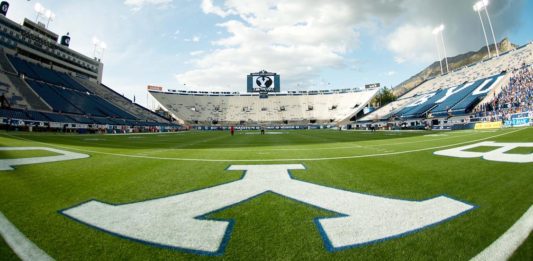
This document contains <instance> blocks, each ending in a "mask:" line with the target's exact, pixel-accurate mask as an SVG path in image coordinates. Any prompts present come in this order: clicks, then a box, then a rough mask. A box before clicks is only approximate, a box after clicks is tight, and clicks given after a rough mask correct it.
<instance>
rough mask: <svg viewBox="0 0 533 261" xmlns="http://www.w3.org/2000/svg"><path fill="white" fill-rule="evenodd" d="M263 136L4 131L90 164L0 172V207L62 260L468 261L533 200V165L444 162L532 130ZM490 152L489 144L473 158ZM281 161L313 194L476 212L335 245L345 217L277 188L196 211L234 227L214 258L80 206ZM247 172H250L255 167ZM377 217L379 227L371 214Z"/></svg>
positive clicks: (17, 141) (527, 251) (209, 183)
mask: <svg viewBox="0 0 533 261" xmlns="http://www.w3.org/2000/svg"><path fill="white" fill-rule="evenodd" d="M266 134H267V135H260V134H259V132H258V131H238V132H236V134H235V136H230V135H229V132H215V131H213V132H207V131H206V132H194V131H193V132H178V133H168V134H165V133H161V134H139V135H135V134H132V135H68V134H53V133H24V132H5V131H3V132H0V147H40V148H42V147H44V148H52V149H59V150H61V151H67V152H73V153H75V154H79V153H81V154H86V155H88V156H89V157H86V158H79V159H72V160H67V161H58V162H49V163H42V164H28V165H16V166H11V167H12V168H13V170H0V212H1V213H3V214H4V215H5V216H6V218H7V219H8V220H9V221H10V222H11V223H13V224H14V225H15V226H16V228H17V229H18V230H20V232H22V233H23V234H24V235H25V236H26V237H27V238H28V239H29V240H31V241H32V242H33V243H35V245H37V246H38V247H39V248H41V249H42V250H43V251H44V252H46V254H48V255H49V256H50V257H52V258H54V259H57V260H88V259H106V260H117V259H133V260H146V259H159V260H163V259H187V260H189V259H207V258H211V257H212V256H215V258H220V259H246V260H249V259H260V260H263V259H264V260H278V259H316V260H327V259H335V260H348V259H349V260H361V259H362V260H368V259H378V260H394V259H409V260H469V259H471V258H473V257H474V256H476V255H477V254H479V253H480V252H482V251H483V250H484V249H486V248H487V247H488V246H489V245H491V243H493V242H494V241H495V240H496V239H498V238H499V237H500V236H501V235H502V234H504V233H505V232H506V231H507V230H508V229H509V228H510V227H511V226H512V225H513V224H514V223H515V222H516V221H517V220H518V219H519V218H520V217H521V216H522V215H523V214H524V213H525V212H526V211H527V210H528V209H529V208H530V207H531V206H532V205H533V177H532V173H533V163H512V162H498V161H491V160H486V159H483V158H481V157H478V158H457V157H450V156H441V155H436V154H434V153H435V152H436V151H442V150H448V149H452V148H457V147H462V146H465V145H469V144H475V143H480V142H486V141H492V142H496V143H525V142H529V143H531V142H533V128H531V127H528V128H515V129H513V128H511V129H499V130H465V131H449V132H434V131H377V132H367V131H336V130H299V131H284V130H276V131H274V130H272V131H270V130H269V131H267V133H266ZM493 149H495V148H494V147H491V146H478V147H475V148H472V149H469V150H468V151H470V152H488V151H491V150H493ZM507 153H508V154H518V155H531V154H532V153H533V147H517V148H515V149H513V150H510V151H508V152H507ZM60 154H61V153H58V152H54V151H49V150H43V149H38V148H36V149H31V150H0V160H7V159H20V158H30V157H49V156H57V155H60ZM279 164H284V165H287V164H291V166H293V167H292V168H293V169H291V170H290V171H289V175H290V178H291V182H292V181H297V182H298V185H301V186H302V188H303V187H305V186H308V187H309V188H311V187H312V186H314V187H313V188H316V189H317V193H318V189H319V188H320V189H322V188H323V189H326V188H327V189H329V190H328V191H336V192H337V193H339V195H340V194H342V193H345V194H348V193H350V192H357V193H360V194H358V195H363V196H361V197H365V196H364V195H368V196H375V197H372V200H376V201H379V200H385V201H387V200H398V201H402V202H403V201H406V202H407V201H408V202H412V203H413V204H414V203H417V202H418V203H420V202H422V201H425V200H429V199H434V198H438V197H441V198H442V197H445V198H446V199H447V200H450V201H454V202H456V203H457V204H462V205H464V206H470V208H468V209H467V208H465V209H464V210H461V212H460V213H459V212H457V213H458V214H454V215H450V217H449V218H446V219H443V220H442V221H439V222H435V223H432V224H431V225H424V226H423V227H421V228H420V229H416V230H410V231H408V232H405V233H400V234H398V235H392V236H387V237H385V238H384V239H382V240H368V242H367V243H358V244H351V245H347V246H346V247H344V246H343V247H336V245H335V244H336V241H335V240H334V239H332V238H333V237H332V234H331V233H330V232H329V231H332V230H328V229H329V228H330V227H328V226H327V224H326V221H328V220H329V221H332V220H335V219H336V218H338V217H343V216H346V215H344V214H346V213H339V211H331V209H330V208H324V207H317V204H311V203H306V202H303V201H302V200H300V199H297V197H296V196H289V195H282V193H278V192H272V191H266V192H264V193H260V194H258V195H255V196H251V197H248V198H243V200H242V201H239V202H238V203H237V204H231V205H228V206H227V207H223V208H218V209H216V210H215V211H209V212H208V213H202V215H201V216H198V219H201V220H217V221H231V222H229V224H230V225H229V227H228V228H229V229H228V230H227V231H226V233H225V234H224V238H223V239H221V240H222V245H221V246H220V248H217V250H216V251H211V250H198V251H197V250H191V248H186V247H169V245H166V244H158V243H150V242H148V241H149V240H142V239H139V238H137V239H131V238H130V237H128V236H124V235H123V233H118V232H114V233H113V232H112V231H109V229H104V228H98V225H96V224H91V223H90V222H89V221H83V220H82V218H80V217H84V216H83V215H90V214H91V213H90V211H85V212H84V211H81V210H80V211H78V212H76V211H74V210H76V209H77V207H78V206H83V205H84V204H85V203H87V202H90V201H96V202H103V203H106V204H110V205H113V206H122V205H123V206H126V207H127V206H134V205H135V204H136V203H142V202H154V201H150V199H162V200H161V202H163V200H164V199H165V198H166V197H171V196H176V197H177V198H179V196H180V195H182V194H184V195H187V194H188V195H191V198H193V197H192V195H193V194H194V193H192V192H199V191H200V192H201V191H202V190H203V189H206V188H217V186H220V185H222V184H226V185H232V184H236V183H237V182H240V181H243V179H244V176H245V175H248V174H246V171H243V169H239V167H235V166H239V165H279ZM232 166H233V167H232ZM294 166H302V167H301V168H297V167H294ZM4 167H5V166H4ZM248 172H249V174H250V175H252V174H253V171H252V170H251V168H250V170H249V171H248ZM269 173H270V172H269ZM262 177H263V176H262ZM263 178H264V177H263ZM280 180H281V179H280ZM280 182H281V181H280ZM243 184H244V183H243ZM250 184H252V183H250ZM295 184H296V183H295ZM317 185H318V186H317ZM273 186H276V184H274V185H273ZM220 187H222V186H220ZM240 192H241V191H234V192H233V194H239V193H240ZM242 193H247V192H246V191H242ZM250 193H251V192H250ZM233 194H228V195H233ZM311 194H312V193H311ZM250 195H252V194H250ZM302 197H304V198H305V195H304V196H302ZM309 197H311V196H309ZM225 199H226V198H225V197H220V198H219V199H218V200H221V201H223V200H225ZM202 200H203V199H202ZM216 200H217V198H209V197H206V198H205V202H204V203H205V205H209V204H211V203H210V202H213V204H214V205H216V204H215V203H216V202H214V201H216ZM339 200H341V199H339ZM155 202H159V201H157V200H155ZM192 203H194V202H191V204H192ZM158 204H160V206H163V203H158ZM169 204H170V203H169ZM406 204H407V203H406ZM171 205H172V204H171ZM373 206H374V205H373ZM340 207H343V206H340ZM371 207H372V206H371ZM447 207H448V206H443V208H447ZM376 208H377V207H376ZM94 209H97V210H103V209H105V208H104V207H102V206H96V207H95V208H94ZM152 210H153V209H150V210H147V211H144V212H142V211H141V212H142V213H141V214H140V215H143V216H144V217H146V218H152V216H150V215H152V214H153V215H156V214H154V213H155V212H157V211H152ZM177 211H182V212H186V211H189V210H187V209H181V208H180V209H179V210H177ZM190 211H193V210H190ZM163 212H164V211H163ZM165 213H166V214H168V213H167V212H165ZM166 214H161V217H160V218H161V220H162V221H161V224H158V225H159V226H160V227H163V228H165V227H167V226H166V224H165V223H164V222H163V220H165V215H166ZM431 214H432V212H431V211H428V212H427V215H431ZM362 216H363V217H364V216H365V213H362ZM105 217H106V218H107V217H109V216H108V215H107V216H105ZM195 218H196V216H195ZM126 219H127V218H124V219H120V220H126ZM368 219H372V218H371V217H370V215H369V218H368ZM420 219H423V218H422V217H421V218H420ZM87 220H89V218H88V219H87ZM120 220H119V221H120ZM368 222H369V224H370V223H372V220H369V221H368ZM115 223H116V222H115ZM115 223H113V222H110V224H112V225H116V224H115ZM219 223H220V222H219ZM132 224H136V226H134V225H131V227H129V229H131V230H132V231H136V229H138V230H142V229H144V228H141V227H140V226H138V223H132ZM110 226H111V225H110ZM391 226H393V225H391ZM169 227H172V225H169ZM380 229H381V228H380ZM378 230H379V229H378ZM121 231H126V230H121ZM132 233H136V232H132ZM341 234H342V233H341ZM136 235H138V234H136ZM328 236H329V241H328V240H327V239H326V238H328ZM153 237H157V235H153ZM339 237H340V236H339ZM209 239H210V240H211V238H209ZM339 242H340V240H339ZM193 243H194V242H193ZM193 243H191V244H193ZM184 244H185V243H184ZM215 245H216V244H215ZM531 245H532V240H531V235H530V236H529V238H528V239H527V240H526V242H525V243H524V244H523V245H522V247H520V248H519V249H518V250H517V251H516V252H515V254H514V255H513V257H512V259H513V260H531V258H532V256H533V253H532V250H531V249H532V248H531ZM206 249H207V248H206ZM0 253H1V254H0V259H2V260H11V259H13V260H17V257H16V255H15V254H14V253H13V252H12V250H11V249H10V248H9V246H8V245H7V244H6V242H5V241H0Z"/></svg>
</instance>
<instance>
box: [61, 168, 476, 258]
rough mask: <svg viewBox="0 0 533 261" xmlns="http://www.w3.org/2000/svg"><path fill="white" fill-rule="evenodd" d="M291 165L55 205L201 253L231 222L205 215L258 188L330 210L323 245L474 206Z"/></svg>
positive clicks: (377, 235) (391, 233) (128, 233)
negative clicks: (382, 190) (405, 195)
mask: <svg viewBox="0 0 533 261" xmlns="http://www.w3.org/2000/svg"><path fill="white" fill-rule="evenodd" d="M302 169H304V166H303V165H301V164H292V165H234V166H231V167H230V168H229V170H241V171H245V175H244V176H243V178H242V179H241V180H239V181H235V182H231V183H227V184H223V185H219V186H216V187H211V188H206V189H202V190H197V191H193V192H189V193H185V194H180V195H175V196H169V197H165V198H159V199H152V200H148V201H143V202H138V203H130V204H124V205H110V204H106V203H102V202H99V201H95V200H92V201H89V202H86V203H83V204H81V205H78V206H76V207H72V208H70V209H66V210H63V211H61V213H63V214H64V215H66V216H69V217H71V218H73V219H75V220H77V221H80V222H82V223H85V224H88V225H91V226H93V227H96V228H98V229H101V230H104V231H107V232H110V233H113V234H116V235H119V236H121V237H126V238H130V239H133V240H138V241H143V242H146V243H150V244H156V245H160V246H164V247H172V248H178V249H182V250H186V251H191V252H195V253H200V254H208V255H211V254H221V253H223V252H224V247H225V245H226V243H227V240H229V235H230V233H231V227H232V224H233V223H232V222H231V221H220V220H207V219H205V217H204V216H205V215H208V214H209V213H212V212H214V211H216V210H220V209H222V208H225V207H229V206H232V205H235V204H238V203H240V202H243V201H245V200H247V199H250V198H252V197H254V196H257V195H259V194H262V193H265V192H273V193H277V194H279V195H282V196H285V197H288V198H291V199H294V200H297V201H300V202H304V203H307V204H310V205H313V206H316V207H319V208H323V209H326V210H330V211H334V212H337V213H339V214H341V215H339V216H338V217H333V218H321V219H317V220H316V224H317V226H318V228H319V230H320V232H321V235H322V237H323V240H324V243H325V245H326V247H327V248H328V250H330V251H335V250H340V249H343V248H347V247H351V246H355V245H360V244H365V243H370V242H374V241H378V240H383V239H387V238H391V237H395V236H399V235H402V234H405V233H409V232H414V231H416V230H418V229H421V228H424V227H426V226H429V225H433V224H436V223H439V222H442V221H444V220H447V219H449V218H452V217H455V216H457V215H459V214H461V213H464V212H466V211H468V210H470V209H472V208H473V206H471V205H469V204H465V203H463V202H460V201H456V200H453V199H450V198H448V197H445V196H439V197H436V198H432V199H428V200H424V201H408V200H399V199H390V198H384V197H377V196H371V195H367V194H361V193H356V192H350V191H345V190H340V189H334V188H329V187H325V186H319V185H315V184H311V183H307V182H303V181H298V180H295V179H292V178H291V176H290V173H289V170H302Z"/></svg>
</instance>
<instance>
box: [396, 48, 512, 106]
mask: <svg viewBox="0 0 533 261" xmlns="http://www.w3.org/2000/svg"><path fill="white" fill-rule="evenodd" d="M517 47H518V46H517V45H515V44H513V43H511V42H510V41H509V39H507V38H505V39H503V40H502V41H501V42H500V43H498V50H499V51H500V53H503V52H507V51H510V50H513V49H516V48H517ZM490 49H491V50H490V51H491V53H493V52H495V49H494V45H490ZM486 58H488V53H487V47H482V48H481V49H479V51H477V52H467V53H464V54H460V55H457V56H454V57H448V66H449V68H450V71H453V70H455V69H458V68H461V67H463V66H466V65H469V64H472V63H477V62H479V61H481V60H483V59H486ZM442 65H443V66H444V70H446V68H445V65H444V59H443V60H442ZM437 75H440V64H439V62H438V61H436V62H434V63H433V64H431V65H430V66H428V67H426V69H424V70H422V71H421V72H419V73H417V74H416V75H414V76H412V77H411V78H409V79H408V80H406V81H404V82H402V83H400V84H399V85H398V86H396V87H394V88H393V92H394V95H396V97H399V96H401V95H403V94H405V93H406V92H408V91H410V90H412V89H413V88H415V87H416V86H418V85H419V84H421V83H422V82H424V81H425V80H426V79H428V78H431V77H434V76H437Z"/></svg>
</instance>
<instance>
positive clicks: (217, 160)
mask: <svg viewBox="0 0 533 261" xmlns="http://www.w3.org/2000/svg"><path fill="white" fill-rule="evenodd" d="M525 129H527V128H523V129H517V130H514V131H509V132H505V133H501V134H498V135H493V136H489V137H486V138H481V139H477V140H469V141H463V142H459V143H454V144H448V145H442V146H436V147H429V148H421V149H414V150H406V151H397V152H388V153H377V154H366V155H353V156H341V157H325V158H299V159H298V158H295V159H198V158H167V157H153V156H143V155H129V154H121V153H110V152H102V151H94V150H84V149H78V148H71V147H65V146H59V145H56V144H53V143H46V142H41V141H34V140H31V139H26V138H22V137H19V136H12V135H8V134H5V133H4V135H6V136H9V137H13V138H18V139H21V140H26V141H31V142H36V143H41V144H46V145H48V146H52V147H58V148H62V149H69V150H76V151H82V152H87V153H96V154H103V155H110V156H117V157H126V158H141V159H153V160H173V161H198V162H280V161H326V160H342V159H357V158H371V157H382V156H391V155H400V154H407V153H413V152H421V151H428V150H436V149H442V148H447V147H452V146H457V145H463V144H468V143H472V142H478V141H483V140H488V139H492V138H496V137H500V136H504V135H508V134H512V133H515V132H519V131H522V130H525Z"/></svg>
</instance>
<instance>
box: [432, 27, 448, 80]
mask: <svg viewBox="0 0 533 261" xmlns="http://www.w3.org/2000/svg"><path fill="white" fill-rule="evenodd" d="M443 31H444V25H443V24H441V25H439V26H437V27H436V28H435V29H433V34H434V35H438V34H440V40H441V43H442V51H443V54H444V62H445V63H446V73H449V72H450V68H449V66H448V57H447V56H446V45H445V44H444V33H443Z"/></svg>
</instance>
